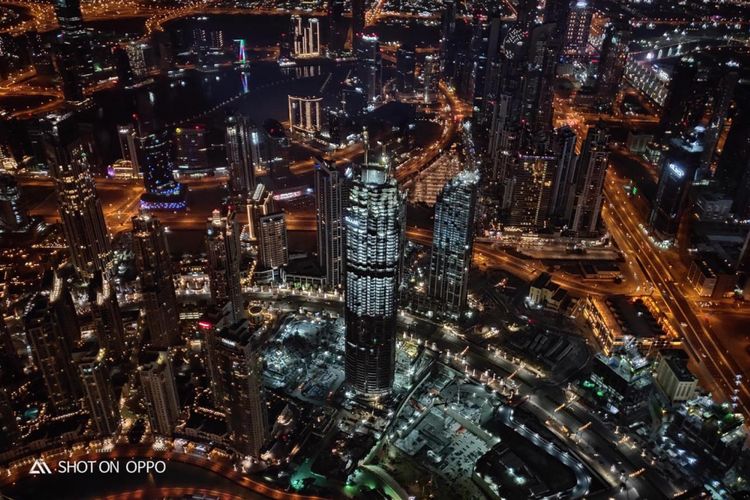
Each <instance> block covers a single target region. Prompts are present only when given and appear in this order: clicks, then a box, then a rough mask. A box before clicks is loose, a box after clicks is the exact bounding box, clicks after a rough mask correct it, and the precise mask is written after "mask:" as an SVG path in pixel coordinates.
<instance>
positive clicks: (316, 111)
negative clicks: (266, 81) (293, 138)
mask: <svg viewBox="0 0 750 500" xmlns="http://www.w3.org/2000/svg"><path fill="white" fill-rule="evenodd" d="M288 103H289V127H290V128H291V130H292V134H295V135H301V136H302V137H308V138H309V137H314V136H315V135H316V134H318V133H319V132H320V131H321V129H322V128H323V122H322V116H321V105H322V103H323V98H322V97H295V96H291V95H290V96H289V98H288Z"/></svg>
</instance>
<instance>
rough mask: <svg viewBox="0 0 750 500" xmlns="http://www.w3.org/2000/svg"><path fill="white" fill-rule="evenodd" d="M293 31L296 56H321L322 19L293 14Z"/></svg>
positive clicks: (293, 46)
mask: <svg viewBox="0 0 750 500" xmlns="http://www.w3.org/2000/svg"><path fill="white" fill-rule="evenodd" d="M291 31H292V37H293V38H292V40H293V44H292V50H293V54H294V56H295V57H320V55H321V54H322V51H321V45H320V21H318V19H317V18H314V17H308V18H305V17H302V16H298V15H293V16H292V29H291Z"/></svg>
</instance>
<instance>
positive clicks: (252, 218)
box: [246, 183, 275, 240]
mask: <svg viewBox="0 0 750 500" xmlns="http://www.w3.org/2000/svg"><path fill="white" fill-rule="evenodd" d="M246 209H247V229H248V231H247V232H248V235H249V237H250V240H256V239H258V222H259V219H260V217H262V216H264V215H268V214H270V213H272V212H275V209H274V203H273V192H272V191H270V190H269V189H268V188H267V187H266V185H265V184H262V183H258V184H257V185H256V186H255V189H254V190H253V192H252V194H251V196H250V197H249V198H248V199H247V205H246Z"/></svg>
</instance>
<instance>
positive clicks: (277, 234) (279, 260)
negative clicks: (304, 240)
mask: <svg viewBox="0 0 750 500" xmlns="http://www.w3.org/2000/svg"><path fill="white" fill-rule="evenodd" d="M258 240H259V241H258V247H259V250H260V263H261V265H262V266H263V267H265V268H267V269H276V268H278V267H283V266H286V265H287V264H288V263H289V244H288V240H287V234H286V216H285V215H284V213H283V212H277V213H273V214H268V215H263V216H261V217H258Z"/></svg>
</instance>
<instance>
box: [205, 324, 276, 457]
mask: <svg viewBox="0 0 750 500" xmlns="http://www.w3.org/2000/svg"><path fill="white" fill-rule="evenodd" d="M214 348H215V349H216V360H217V362H218V368H219V374H220V377H221V386H222V391H223V400H222V404H221V407H220V408H221V409H222V410H223V411H225V412H226V415H227V424H228V427H229V432H230V433H231V440H232V446H233V447H234V449H235V450H236V451H237V453H240V454H243V455H250V456H255V457H257V456H258V455H259V453H260V449H261V447H262V446H263V443H264V442H265V440H266V436H267V434H268V431H269V428H268V412H267V409H266V403H265V400H264V397H263V385H262V375H263V363H262V361H261V359H260V355H259V352H258V346H257V345H254V344H253V341H252V333H251V332H250V326H249V324H248V322H247V319H242V320H240V321H236V322H234V323H232V324H231V325H229V326H227V327H225V328H223V329H222V330H221V331H220V332H218V335H217V338H216V344H215V346H214Z"/></svg>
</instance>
